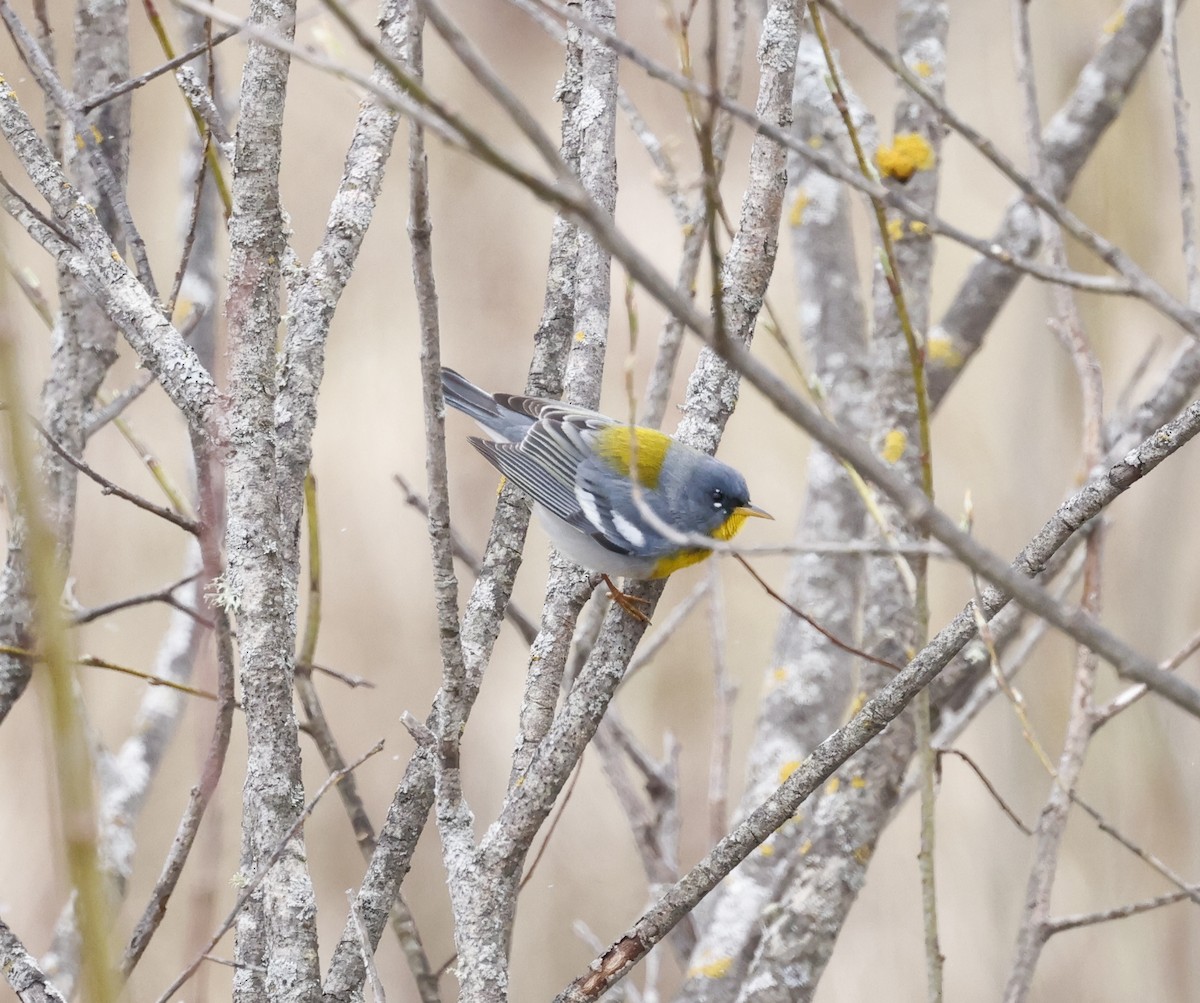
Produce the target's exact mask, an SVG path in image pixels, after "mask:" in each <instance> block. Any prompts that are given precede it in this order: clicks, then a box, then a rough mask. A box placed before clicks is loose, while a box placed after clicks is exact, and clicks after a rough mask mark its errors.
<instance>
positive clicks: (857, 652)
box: [733, 554, 904, 672]
mask: <svg viewBox="0 0 1200 1003" xmlns="http://www.w3.org/2000/svg"><path fill="white" fill-rule="evenodd" d="M733 557H734V560H736V561H737V562H738V563H739V564H740V565H741V566H742V567H743V568H745V569H746V570H747V571H749V572H750V577H751V578H753V579H754V580H755V581H756V582H758V584H759V586H760V587H761V588H762V590H763V591H764V592H766V594H767V595H769V596H770V597H771V598H772V599H774V600H775V601H776V602H777V603H779V605H780V606H782V607H783V608H784V609H786V610H788V611H789V612H791V613H792V615H793V616H797V617H799V618H800V619H801V620H803V621H804V622H805V623H806V624H808V625H809V626H810V627H812V629H813V630H815V631H816V632H817V633H818V634H820V635H821V636H822V637H824V638H825V640H827V641H828V642H829V643H830V644H832V645H833V646H834V647H835V648H839V649H840V650H842V651H844V652H846V654H848V655H853V656H854V657H855V658H862V659H865V660H866V661H868V662H873V663H874V664H876V665H881V666H883V667H884V668H885V669H891V670H892V671H893V672H899V671H900V670H901V669H902V668H904V666H902V665H897V664H896V663H895V662H889V661H888V660H887V659H886V658H879V657H877V656H876V655H872V654H871V653H870V652H869V651H863V650H862V649H861V648H856V647H854V645H852V644H847V643H846V642H845V641H843V640H842V639H841V638H840V637H837V636H835V635H834V634H833V633H832V632H831V631H829V630H826V629H825V627H823V626H822V625H821V624H819V623H818V622H817V621H816V620H814V619H813V618H812V617H811V616H809V615H808V614H807V613H805V612H804V610H802V609H800V608H799V607H797V606H794V605H792V604H791V603H790V602H788V601H787V600H786V599H785V598H784V597H783V596H782V595H780V594H779V593H778V592H776V591H775V589H773V588H772V587H771V586H770V585H769V584H768V583H767V581H766V579H765V578H763V577H762V575H760V574H759V573H758V572H757V571H755V570H754V568H752V567H751V566H750V563H749V562H748V561H747V560H746V559H745V558H743V557H742V555H741V554H734V555H733Z"/></svg>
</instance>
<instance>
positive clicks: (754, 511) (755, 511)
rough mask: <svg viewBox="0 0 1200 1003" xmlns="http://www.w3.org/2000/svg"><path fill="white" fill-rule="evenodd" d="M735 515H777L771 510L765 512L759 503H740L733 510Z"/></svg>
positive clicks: (760, 516) (754, 517)
mask: <svg viewBox="0 0 1200 1003" xmlns="http://www.w3.org/2000/svg"><path fill="white" fill-rule="evenodd" d="M733 514H734V515H740V516H741V517H742V518H743V519H771V520H774V518H775V516H773V515H771V513H770V512H764V511H763V510H762V509H761V508H759V507H758V506H757V505H739V506H738V507H737V508H735V509H734V510H733Z"/></svg>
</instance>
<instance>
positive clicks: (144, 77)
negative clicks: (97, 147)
mask: <svg viewBox="0 0 1200 1003" xmlns="http://www.w3.org/2000/svg"><path fill="white" fill-rule="evenodd" d="M237 34H238V29H237V28H228V29H226V30H225V31H223V32H221V33H220V34H219V35H214V36H213V37H212V39H211V41H204V42H201V43H200V44H199V45H195V46H193V47H192V48H190V49H188V51H187V52H185V53H183V54H182V55H178V56H176V57H175V58H174V59H168V60H167V61H166V62H165V63H160V64H159V65H158V66H156V67H154V69H152V70H147V71H146V72H145V73H142V74H139V75H138V76H136V77H130V78H129V79H128V80H123V81H121V83H119V84H114V85H113V86H112V87H110V88H108V90H105V91H101V92H100V93H99V94H96V95H94V96H93V97H90V98H88V99H87V100H86V101H84V102H83V103H82V104H80V106H79V110H80V111H82V112H83V114H85V115H89V114H91V113H92V112H93V111H95V110H96V109H97V108H99V107H100V106H101V105H102V104H108V102H109V101H115V100H116V99H117V98H119V97H120V96H121V95H122V94H128V93H129V92H130V91H133V90H137V89H138V88H139V87H143V86H145V85H146V84H148V83H149V82H150V81H151V80H153V79H154V78H155V77H161V76H162V75H163V74H164V73H170V72H171V71H172V70H173V69H175V68H176V67H177V66H182V65H183V64H184V63H190V62H191V61H192V60H193V59H195V58H197V57H198V56H203V55H204V54H205V53H206V52H208V51H209V50H211V49H215V48H216V47H217V46H218V45H220V44H221V43H222V42H227V41H229V39H231V38H233V37H234V36H235V35H237Z"/></svg>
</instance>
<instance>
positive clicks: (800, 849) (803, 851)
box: [796, 839, 812, 857]
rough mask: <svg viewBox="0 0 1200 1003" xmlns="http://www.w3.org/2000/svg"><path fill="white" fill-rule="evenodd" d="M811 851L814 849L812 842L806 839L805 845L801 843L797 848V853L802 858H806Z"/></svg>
mask: <svg viewBox="0 0 1200 1003" xmlns="http://www.w3.org/2000/svg"><path fill="white" fill-rule="evenodd" d="M811 849H812V840H811V839H806V840H805V841H804V842H803V843H801V844H800V845H799V846H798V847H796V852H797V853H799V854H800V856H802V857H806V856H808V851H809V850H811Z"/></svg>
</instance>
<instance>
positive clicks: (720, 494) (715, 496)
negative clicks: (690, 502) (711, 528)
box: [712, 488, 725, 508]
mask: <svg viewBox="0 0 1200 1003" xmlns="http://www.w3.org/2000/svg"><path fill="white" fill-rule="evenodd" d="M712 500H713V508H723V507H724V505H725V492H724V491H722V490H721V489H720V488H713V493H712Z"/></svg>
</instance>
